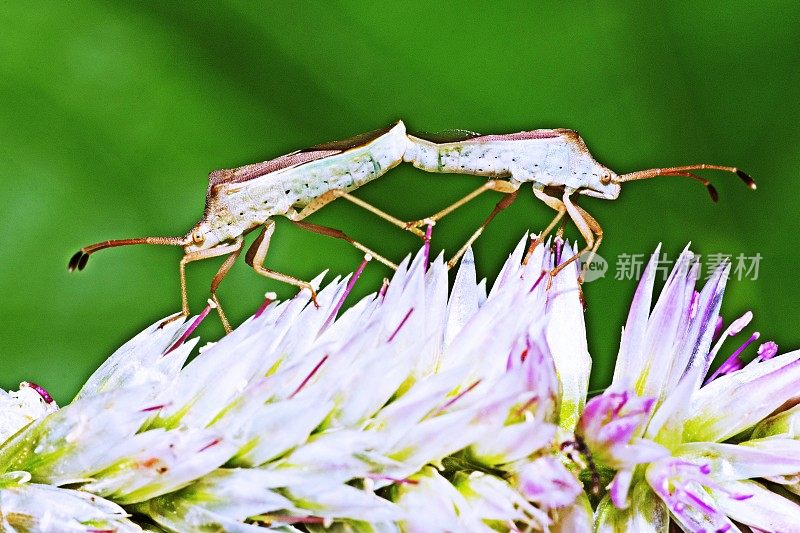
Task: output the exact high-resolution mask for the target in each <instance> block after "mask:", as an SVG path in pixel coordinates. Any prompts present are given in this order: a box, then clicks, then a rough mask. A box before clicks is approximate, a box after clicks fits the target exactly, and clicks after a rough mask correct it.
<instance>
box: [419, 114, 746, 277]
mask: <svg viewBox="0 0 800 533" xmlns="http://www.w3.org/2000/svg"><path fill="white" fill-rule="evenodd" d="M408 138H409V145H408V148H407V149H406V151H405V154H404V155H403V160H404V161H407V162H410V163H411V164H413V165H414V166H415V167H417V168H420V169H422V170H425V171H428V172H445V173H458V174H472V175H477V176H487V177H490V178H492V179H490V180H489V181H487V182H486V183H484V184H483V185H482V186H481V187H479V188H478V189H476V190H475V191H473V192H471V193H470V194H468V195H466V196H465V197H463V198H461V199H460V200H458V201H456V202H454V203H453V204H451V205H450V206H448V207H446V208H444V209H442V210H441V211H439V212H438V213H436V214H434V215H432V216H430V217H427V218H426V219H424V220H419V221H415V222H412V223H410V224H409V227H411V228H419V227H421V226H422V225H424V224H428V223H430V222H431V221H432V222H435V221H437V220H439V219H441V218H443V217H444V216H446V215H447V214H449V213H451V212H452V211H453V210H455V209H457V208H458V207H460V206H462V205H464V204H466V203H467V202H469V201H470V200H472V199H473V198H475V197H477V196H479V195H480V194H482V193H484V192H486V191H489V190H494V191H498V192H501V193H505V194H507V195H508V196H506V197H504V198H503V199H502V200H501V201H500V202H499V203H498V204H497V206H496V207H495V208H494V210H493V211H492V212H491V213H490V214H489V216H488V217H487V218H486V219H485V220H484V222H483V223H482V224H481V225H480V226H479V227H478V229H477V230H476V231H475V232H474V233H473V234H472V236H471V237H470V238H469V240H468V241H467V243H466V244H465V245H464V246H463V247H461V249H460V250H459V251H458V252H457V253H456V254H455V255H454V256H453V258H452V259H450V260H449V261H448V266H450V267H452V266H453V265H454V264H455V262H456V261H458V259H459V258H460V257H461V255H462V254H463V253H464V252H465V251H466V249H467V248H468V247H469V246H470V245H471V244H472V243H473V242H474V241H475V240H476V239H477V238H478V237H479V236H480V235H481V233H482V232H483V230H484V228H485V227H486V226H487V225H488V224H489V222H491V221H492V219H493V218H494V217H495V216H496V215H497V213H499V212H500V211H502V210H503V209H505V208H506V207H508V206H509V205H511V203H513V201H514V200H515V199H516V197H517V191H518V189H519V187H520V186H521V185H522V184H523V183H528V182H529V183H531V184H532V185H533V194H534V195H535V196H536V197H537V198H538V199H540V200H542V201H543V202H544V203H545V204H547V205H548V206H550V207H551V208H552V209H554V210H555V211H556V215H555V217H554V218H553V220H552V222H551V223H550V224H549V225H548V226H547V227H546V228H545V229H544V231H542V232H541V233H540V234H539V235H538V237H537V238H536V239H534V240H533V241H532V242H531V244H530V246H529V248H528V252H527V254H526V256H525V262H527V261H528V259H529V258H530V256H531V254H532V253H533V251H534V249H535V248H536V246H538V245H539V244H540V243H541V242H543V240H544V238H545V237H546V236H547V235H548V234H549V233H550V232H551V231H552V230H553V229H554V228H555V227H556V225H558V223H559V222H560V221H561V220H562V218H563V217H564V215H565V214H567V215H568V216H569V218H570V219H572V221H573V222H574V223H575V225H576V226H577V227H578V230H579V231H580V233H581V235H582V236H583V238H584V239H585V241H586V246H585V248H583V249H582V250H580V251H579V252H577V253H576V254H575V255H574V256H573V257H571V258H569V259H568V260H566V261H564V262H563V263H561V265H559V266H558V267H556V268H554V269H553V270H552V271H551V276H555V275H556V274H558V272H559V271H561V270H562V269H563V268H564V267H565V266H567V265H568V264H570V263H571V262H573V261H575V260H576V259H578V258H579V257H581V256H582V255H583V254H585V253H586V252H589V255H588V258H587V259H586V261H584V268H586V267H587V266H588V264H589V263H590V262H591V259H592V257H593V256H594V254H595V252H596V251H597V248H598V246H599V245H600V242H601V241H602V240H603V229H602V228H601V227H600V224H598V223H597V221H596V220H595V219H594V218H593V217H592V216H591V215H590V214H589V213H587V212H586V211H585V210H584V209H583V208H582V207H580V206H578V205H577V204H576V203H575V201H574V200H573V195H575V194H582V195H586V196H593V197H595V198H603V199H606V200H615V199H616V198H617V197H618V196H619V193H620V189H621V186H622V184H623V183H626V182H629V181H636V180H644V179H650V178H655V177H657V176H682V177H686V178H690V179H693V180H695V181H698V182H700V183H702V184H703V185H705V187H706V188H707V189H708V192H709V194H710V195H711V199H712V200H713V201H715V202H716V201H717V199H718V195H717V191H716V189H714V186H713V185H712V184H711V183H710V182H709V181H708V180H707V179H705V178H702V177H700V176H698V175H696V174H694V173H693V171H695V170H720V171H724V172H730V173H733V174H736V175H737V176H738V177H739V178H740V179H741V180H742V181H744V182H745V183H746V184H747V185H748V186H749V187H750V188H751V189H755V188H756V183H755V182H754V181H753V179H752V178H750V176H748V175H747V174H745V173H744V172H742V171H741V170H739V169H737V168H734V167H726V166H720V165H708V164H695V165H685V166H676V167H666V168H652V169H649V170H640V171H638V172H631V173H628V174H621V175H620V174H616V173H615V172H613V171H612V170H610V169H609V168H607V167H605V166H603V165H602V164H600V163H598V162H597V161H596V160H595V159H594V157H592V155H591V154H590V153H589V150H588V149H587V148H586V144H585V143H584V141H583V139H582V138H581V137H580V135H578V133H577V132H575V131H573V130H568V129H541V130H534V131H523V132H519V133H511V134H506V135H480V134H477V133H471V132H459V134H458V135H457V136H455V137H451V138H449V139H444V140H443V139H441V138H422V137H414V136H411V135H409V136H408ZM583 275H584V272H581V278H580V279H581V280H582V279H583Z"/></svg>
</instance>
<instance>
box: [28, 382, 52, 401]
mask: <svg viewBox="0 0 800 533" xmlns="http://www.w3.org/2000/svg"><path fill="white" fill-rule="evenodd" d="M22 386H24V387H30V388H32V389H33V390H35V391H36V392H38V393H39V396H41V397H42V399H43V400H44V403H46V404H51V403H53V397H52V396H50V393H49V392H47V389H45V388H44V387H42V386H41V385H38V384H36V383H34V382H32V381H28V382H24V383H22Z"/></svg>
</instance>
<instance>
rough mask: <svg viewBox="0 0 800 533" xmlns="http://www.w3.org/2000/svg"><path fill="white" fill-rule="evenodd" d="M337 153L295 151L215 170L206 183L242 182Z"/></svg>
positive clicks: (330, 151) (331, 151) (334, 151)
mask: <svg viewBox="0 0 800 533" xmlns="http://www.w3.org/2000/svg"><path fill="white" fill-rule="evenodd" d="M339 153H341V151H339V150H314V151H313V152H301V151H297V152H292V153H291V154H287V155H282V156H281V157H276V158H275V159H270V160H269V161H263V162H261V163H253V164H251V165H244V166H242V167H238V168H234V169H220V170H215V171H214V172H212V173H211V174H209V175H208V184H209V185H210V186H211V187H214V186H215V185H220V184H223V183H243V182H246V181H250V180H252V179H255V178H260V177H261V176H265V175H267V174H270V173H272V172H276V171H278V170H283V169H285V168H290V167H294V166H297V165H302V164H303V163H309V162H311V161H316V160H317V159H322V158H323V157H328V156H332V155H336V154H339Z"/></svg>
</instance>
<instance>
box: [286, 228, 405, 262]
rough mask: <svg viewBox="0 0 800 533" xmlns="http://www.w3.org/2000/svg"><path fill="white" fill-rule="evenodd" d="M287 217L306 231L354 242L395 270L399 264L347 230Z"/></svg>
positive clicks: (356, 245) (360, 248) (354, 244)
mask: <svg viewBox="0 0 800 533" xmlns="http://www.w3.org/2000/svg"><path fill="white" fill-rule="evenodd" d="M287 217H288V218H289V220H291V221H292V222H293V223H294V225H296V226H298V227H300V228H303V229H304V230H306V231H311V232H314V233H319V234H320V235H326V236H328V237H333V238H334V239H342V240H343V241H347V242H349V243H350V244H352V245H353V246H355V247H356V248H357V249H359V250H361V251H362V252H364V253H365V254H369V255H371V256H372V257H374V258H375V259H377V260H378V261H380V262H381V263H383V264H384V265H386V266H388V267H389V268H391V269H393V270H397V265H396V264H394V263H392V262H391V261H389V260H388V259H386V258H385V257H383V256H382V255H380V254H378V253H375V252H373V251H372V250H370V249H369V248H367V247H366V246H364V245H363V244H361V243H360V242H358V241H356V240H354V239H353V238H352V237H350V236H349V235H347V234H346V233H345V232H343V231H341V230H338V229H335V228H329V227H328V226H320V225H319V224H312V223H310V222H303V221H301V220H296V219H295V218H293V217H292V216H289V215H287Z"/></svg>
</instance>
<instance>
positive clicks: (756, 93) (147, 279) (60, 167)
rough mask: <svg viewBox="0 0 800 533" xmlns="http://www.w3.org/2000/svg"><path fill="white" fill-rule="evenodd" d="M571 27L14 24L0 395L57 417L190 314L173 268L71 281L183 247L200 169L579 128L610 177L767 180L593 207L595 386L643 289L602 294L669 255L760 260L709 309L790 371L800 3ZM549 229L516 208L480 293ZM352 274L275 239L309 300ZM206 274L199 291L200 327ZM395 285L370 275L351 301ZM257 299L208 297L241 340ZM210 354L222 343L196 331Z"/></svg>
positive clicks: (170, 256) (345, 6)
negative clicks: (639, 263) (36, 390)
mask: <svg viewBox="0 0 800 533" xmlns="http://www.w3.org/2000/svg"><path fill="white" fill-rule="evenodd" d="M567 4H568V3H559V5H558V6H557V7H554V6H551V7H547V6H545V5H540V4H538V3H532V2H524V3H522V2H519V3H503V2H498V3H483V2H417V1H414V2H401V3H396V4H394V5H389V4H388V3H385V2H364V3H355V2H333V1H327V2H304V3H295V2H288V3H282V4H278V3H274V2H264V3H259V2H243V1H242V2H238V1H225V2H214V3H213V4H212V3H208V4H207V5H204V4H203V3H194V2H193V3H188V2H187V3H178V2H169V3H168V2H159V3H154V2H142V3H134V2H101V1H87V0H76V1H73V2H46V3H39V4H32V3H28V2H20V1H16V2H5V3H4V4H3V7H2V8H0V25H1V26H2V28H3V31H2V32H0V187H2V189H0V191H1V192H0V245H1V246H2V250H3V254H2V260H1V261H0V298H1V299H0V313H2V320H0V386H2V387H3V388H11V387H16V385H17V383H18V382H19V381H20V380H24V379H27V380H32V381H36V382H39V383H41V384H42V385H44V386H45V387H47V388H48V389H49V390H51V391H52V392H53V393H54V395H55V396H56V398H57V399H58V400H59V401H61V402H64V401H67V400H68V399H69V398H71V396H72V394H74V393H75V392H76V391H77V389H78V388H79V386H80V384H81V383H82V382H83V381H84V380H85V378H86V377H87V376H88V375H89V373H90V372H91V371H92V370H93V369H94V368H96V367H97V365H98V364H100V362H101V361H103V359H104V358H105V357H107V356H108V355H109V354H110V353H111V352H112V351H113V350H114V349H115V348H116V347H118V346H119V345H120V344H121V343H122V342H123V341H125V340H126V339H128V338H130V337H131V336H132V335H133V334H135V333H136V332H138V331H140V330H141V329H142V328H144V327H145V326H147V325H148V324H150V323H152V322H155V321H157V320H159V319H160V318H161V317H163V316H166V315H168V314H170V313H173V312H175V311H177V310H178V309H179V301H180V300H179V289H178V269H177V265H178V260H179V258H180V255H181V252H180V250H178V249H176V248H167V247H146V246H143V247H130V248H120V249H117V250H110V251H107V252H103V253H101V254H98V255H97V256H95V257H93V259H92V261H91V262H90V264H89V265H88V268H87V269H86V270H85V271H84V272H82V273H80V274H77V273H76V274H68V273H67V270H66V263H67V260H68V259H69V257H70V256H71V255H72V253H73V252H75V251H76V250H77V249H78V248H79V247H80V246H83V245H86V244H89V243H92V242H96V241H99V240H104V239H108V238H121V237H132V236H142V235H175V234H183V233H184V232H185V231H186V230H187V228H189V227H190V226H191V225H192V224H193V223H194V222H195V220H196V219H197V218H198V217H199V216H200V214H201V212H202V209H203V197H204V192H205V187H206V175H207V173H208V172H209V171H211V170H213V169H216V168H220V167H231V166H238V165H241V164H245V163H251V162H255V161H261V160H264V159H269V158H272V157H275V156H278V155H281V154H283V153H286V152H289V151H292V150H294V149H297V148H302V147H306V146H309V145H312V144H317V143H320V142H324V141H329V140H334V139H339V138H344V137H348V136H351V135H353V134H356V133H360V132H363V131H367V130H371V129H375V128H377V127H381V126H383V125H385V124H387V123H389V122H391V121H393V120H395V119H397V118H402V119H403V120H404V121H405V122H406V124H407V125H408V127H409V129H412V130H418V131H428V132H434V131H439V130H444V129H448V128H465V129H470V130H474V131H478V132H483V133H503V132H513V131H519V130H524V129H535V128H541V127H571V128H574V129H577V130H579V131H580V133H581V134H582V135H583V137H584V138H585V139H586V141H587V143H588V144H589V147H590V149H591V150H592V152H593V153H594V155H595V156H596V157H597V158H598V159H599V160H600V161H602V162H604V163H605V164H607V165H608V166H610V167H611V168H613V169H615V170H617V171H618V172H627V171H632V170H637V169H642V168H649V167H652V166H660V165H671V164H685V163H693V162H715V163H716V162H719V163H724V164H731V165H738V166H741V167H742V168H745V169H747V170H748V171H749V172H750V173H751V174H752V175H753V176H754V177H755V178H756V179H757V180H758V182H759V189H758V191H757V192H755V193H754V192H752V191H749V190H748V189H747V188H746V187H744V186H743V185H742V184H741V183H739V182H738V181H737V180H736V179H735V177H733V176H729V175H712V174H708V175H707V177H709V178H713V179H714V181H715V182H716V184H717V186H718V189H719V191H720V196H721V199H720V202H719V204H716V205H714V204H712V203H711V202H710V201H709V199H708V197H707V195H706V194H705V192H704V191H703V189H702V187H699V186H698V185H697V184H696V183H692V182H690V181H689V180H682V179H679V178H664V179H661V180H653V181H649V182H639V183H633V184H628V185H627V186H626V187H625V189H624V191H623V194H622V196H621V197H620V199H619V200H618V201H615V202H607V201H603V200H597V199H585V201H583V202H582V205H583V206H584V207H585V208H587V209H588V210H589V211H590V212H591V213H593V214H594V216H595V217H596V218H597V219H598V220H599V221H600V222H601V224H602V225H603V226H604V228H605V230H606V240H605V242H604V244H603V246H602V247H601V250H600V253H601V255H603V256H604V257H605V258H606V259H607V260H608V261H609V263H611V269H610V270H609V273H608V275H607V276H606V277H605V278H603V279H600V280H597V281H594V282H592V283H587V284H586V286H585V292H586V297H587V300H588V302H589V307H588V310H587V311H586V320H587V323H588V331H589V344H590V349H591V353H592V355H593V356H594V358H595V367H594V373H593V378H592V387H593V388H598V387H602V386H604V385H606V384H607V383H608V382H609V380H610V375H611V368H612V364H613V358H614V356H615V355H616V348H617V345H618V340H619V333H620V327H621V325H622V324H623V322H624V318H625V316H626V312H627V306H628V303H629V301H630V297H631V294H632V292H633V290H634V282H632V281H619V280H615V279H614V277H615V275H614V274H615V268H616V261H617V258H618V256H619V255H620V254H645V253H648V252H650V251H652V250H653V248H654V247H655V246H656V244H657V243H659V242H663V243H664V250H665V252H667V253H668V256H669V257H670V258H671V259H674V258H675V257H676V256H677V254H678V253H679V252H680V250H681V249H682V248H683V247H684V246H685V244H686V243H687V242H688V241H690V240H691V241H692V243H693V244H692V246H693V248H694V249H695V250H696V251H697V252H699V253H701V254H704V256H707V255H709V254H714V253H726V254H731V255H734V256H736V255H738V254H745V255H747V256H754V255H755V254H761V256H762V259H761V263H760V272H759V276H758V279H757V280H751V279H747V280H743V281H741V282H739V281H734V282H732V283H731V285H729V289H728V292H727V294H726V299H725V303H724V306H723V311H724V313H725V315H726V316H728V317H730V318H734V317H736V316H738V315H739V314H741V313H742V312H744V311H746V310H748V309H752V310H754V311H755V314H756V318H755V321H754V323H753V328H755V329H758V330H760V331H761V332H762V339H774V340H776V341H777V342H778V343H779V344H780V345H781V347H782V349H786V350H788V349H792V348H795V347H796V346H797V344H798V341H797V339H798V336H797V329H796V319H797V312H796V307H797V303H798V301H800V284H798V283H797V281H796V275H797V268H796V267H797V259H798V252H797V249H796V248H795V246H796V242H797V237H796V235H797V234H796V229H797V221H798V219H800V208H798V201H797V195H798V191H799V190H800V188H798V178H799V177H800V176H799V173H798V169H800V164H799V163H800V157H799V154H800V151H798V144H799V143H800V127H798V124H799V123H800V106H798V94H800V93H798V88H800V86H799V85H798V81H800V68H799V67H800V32H798V31H797V28H798V22H799V19H800V4H798V3H797V2H788V1H786V2H769V3H760V2H756V3H753V2H745V1H734V2H692V1H687V2H669V3H664V4H663V5H661V6H660V7H653V6H654V4H648V5H647V6H645V5H633V4H631V3H627V2H619V3H606V2H583V3H575V4H576V5H567ZM479 182H480V178H475V177H469V176H454V175H432V174H425V173H423V172H421V171H417V170H415V169H413V168H410V167H403V168H398V169H396V170H394V171H392V172H391V173H390V174H388V175H387V176H385V177H384V178H382V179H381V180H379V181H378V182H374V183H372V184H370V185H369V186H367V187H365V188H363V189H361V190H359V191H358V193H357V194H358V195H359V196H360V197H362V198H364V199H366V200H369V201H371V202H373V203H375V204H376V205H378V206H381V207H383V208H385V209H386V210H387V211H390V212H392V213H393V214H395V215H397V216H398V217H400V218H404V219H416V218H419V217H422V216H424V215H427V214H430V213H432V212H434V211H435V210H437V209H438V208H440V207H442V206H444V205H446V204H448V203H449V202H450V201H452V200H454V199H455V198H458V197H460V196H461V195H463V194H465V193H466V192H467V191H470V190H472V189H473V188H474V187H475V186H477V184H478V183H479ZM496 201H497V197H496V196H491V195H490V194H487V195H485V197H484V198H481V199H480V200H478V201H475V202H474V203H473V204H472V205H470V207H467V208H464V209H462V210H460V211H458V212H457V213H456V214H454V215H453V216H451V217H450V218H449V219H448V220H446V221H445V222H443V223H441V224H440V225H438V226H437V227H436V232H435V240H434V248H435V249H437V250H438V249H442V248H444V249H446V250H448V251H451V252H452V251H453V250H454V249H455V248H456V247H457V246H458V245H459V244H460V243H461V242H463V240H464V238H466V236H467V235H468V234H469V233H470V232H471V230H472V229H473V228H474V227H475V225H476V224H477V223H479V221H480V220H482V219H483V217H484V216H485V214H486V213H487V212H488V211H489V210H490V209H491V207H492V206H493V205H494V203H495V202H496ZM551 216H552V212H551V211H550V210H549V209H548V208H547V207H545V206H544V205H542V204H540V203H538V202H537V201H535V200H534V198H533V196H532V195H531V194H529V193H528V192H527V191H523V193H522V199H521V200H519V201H518V202H517V203H516V204H515V205H514V206H513V207H512V208H511V209H509V210H508V211H507V212H504V213H503V214H502V215H501V216H500V217H498V219H497V221H496V222H495V223H494V224H493V225H492V226H491V227H490V229H489V230H488V231H487V233H486V234H485V236H484V237H483V238H482V239H481V240H480V241H479V242H478V243H477V245H476V254H477V263H478V268H479V274H480V275H483V276H487V277H489V278H490V279H491V278H493V277H494V275H495V274H496V273H497V271H498V269H499V266H500V264H501V262H502V261H503V260H504V258H505V257H506V255H507V253H508V252H509V251H510V250H511V248H512V246H513V244H514V243H515V242H516V241H517V240H518V239H519V238H520V237H521V235H522V234H523V233H524V232H525V230H527V229H531V230H535V229H540V228H541V227H543V226H544V225H545V224H546V223H547V222H548V221H549V220H550V218H551ZM310 221H312V222H317V223H320V224H327V225H331V226H335V227H338V228H341V229H344V230H346V231H347V232H348V233H350V234H351V235H353V236H354V237H356V238H358V239H360V240H362V241H363V242H365V243H367V244H368V245H370V246H372V247H374V248H375V249H377V250H381V251H383V252H384V253H385V254H386V255H388V256H389V257H392V258H394V259H395V260H399V259H400V258H401V257H402V256H403V255H405V254H407V253H410V252H413V251H414V250H416V248H417V246H418V241H417V240H416V239H415V238H414V237H412V236H410V235H408V234H404V233H402V232H401V231H399V230H396V229H395V228H393V227H392V226H389V225H387V224H385V223H383V222H381V221H380V220H375V219H373V218H372V217H371V216H370V215H368V214H366V213H364V212H362V211H360V210H359V209H358V208H356V207H355V206H352V205H349V204H347V203H346V202H341V201H340V202H336V203H334V204H332V205H330V206H328V207H327V208H326V209H324V210H323V211H321V212H319V213H318V214H317V215H315V216H313V217H312V218H311V219H310ZM567 235H568V236H570V237H572V238H576V237H577V236H578V234H577V232H576V231H575V229H574V227H569V228H568V230H567ZM253 237H254V235H251V237H250V240H252V238H253ZM360 258H361V254H360V253H359V252H357V251H356V250H354V249H351V248H350V247H349V246H348V245H346V244H345V243H343V242H340V241H333V240H329V239H327V238H325V237H322V236H318V235H313V234H308V233H304V232H303V231H301V230H299V229H298V228H295V227H294V226H292V225H291V224H289V223H287V222H286V221H285V220H279V221H278V228H277V231H276V232H275V237H274V239H273V244H272V247H271V249H270V253H269V255H268V266H269V267H271V268H274V269H277V270H280V271H283V272H286V273H289V274H293V275H296V276H299V277H301V278H306V279H308V278H311V277H313V276H314V275H315V274H316V273H318V272H319V271H321V270H322V269H325V268H328V269H330V271H331V273H332V274H334V273H335V274H343V273H347V272H349V271H351V270H353V269H354V268H355V267H356V266H357V265H358V263H359V260H360ZM219 262H220V261H219V260H212V261H206V262H202V263H194V264H192V265H191V266H190V267H189V269H188V270H189V288H190V297H191V305H192V309H193V310H194V311H195V312H197V311H199V310H200V309H201V308H202V307H203V305H204V303H205V300H206V298H207V297H208V285H209V283H210V280H211V277H212V276H213V274H214V272H215V270H216V268H217V267H218V265H219ZM387 275H389V271H387V270H386V269H384V268H383V267H382V266H381V265H379V264H378V263H375V262H373V263H372V264H371V265H370V266H369V267H368V268H367V271H366V273H365V275H364V278H363V279H362V280H360V281H359V283H358V285H357V286H356V293H357V296H360V295H363V294H366V293H367V292H368V291H372V290H374V289H375V288H376V287H377V286H378V285H379V283H380V280H381V279H382V278H383V277H384V276H387ZM267 290H275V291H277V292H278V293H279V294H280V295H281V296H282V297H287V296H290V295H291V294H292V293H293V290H292V289H291V288H290V287H286V286H282V285H280V284H278V283H274V282H272V281H269V280H266V279H263V278H261V277H259V276H257V275H256V274H255V273H254V272H253V271H252V270H250V269H249V268H247V267H246V266H245V265H244V263H243V262H241V263H240V264H238V265H237V266H236V267H235V268H234V269H233V271H232V272H231V274H230V276H229V277H228V279H227V280H226V282H225V283H224V285H223V286H222V288H221V292H220V296H221V299H222V301H223V303H225V304H226V305H227V307H226V309H227V311H228V313H229V316H230V317H231V319H232V320H233V321H234V322H239V321H241V320H243V319H244V318H245V317H246V316H248V314H250V313H252V312H253V310H254V309H255V308H256V307H257V306H258V305H259V303H260V302H261V299H262V296H263V294H264V292H265V291H267ZM200 333H201V334H202V335H203V336H204V337H205V338H206V339H208V340H214V339H216V338H218V337H219V335H220V334H221V333H222V330H221V327H220V325H219V322H218V321H217V320H215V319H209V320H207V321H206V323H205V324H204V325H203V326H202V328H201V330H200ZM730 348H731V350H732V349H733V348H734V347H733V346H731V347H730ZM731 350H728V351H729V352H730V351H731Z"/></svg>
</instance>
